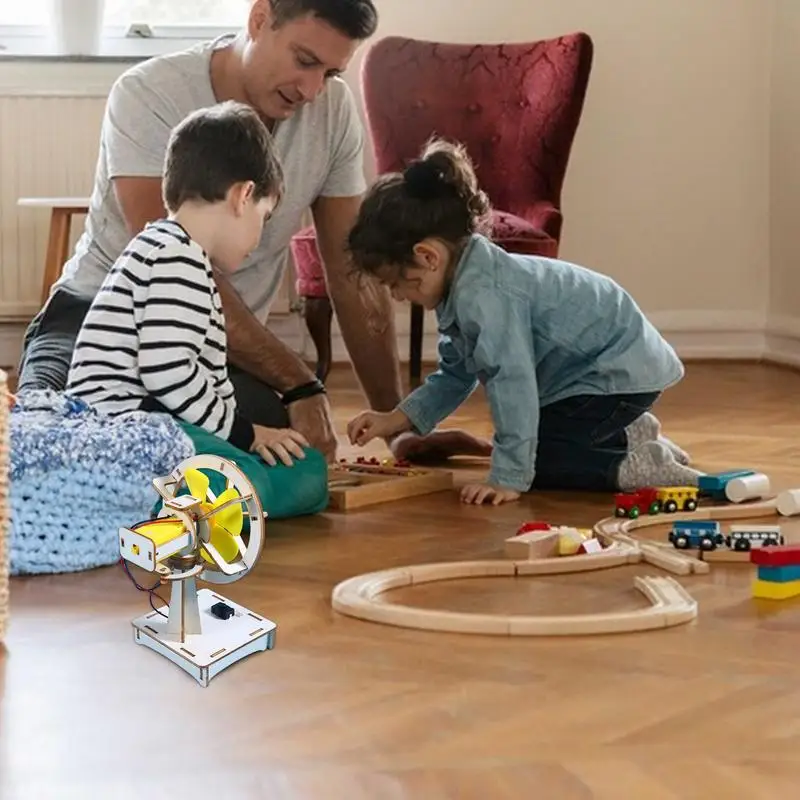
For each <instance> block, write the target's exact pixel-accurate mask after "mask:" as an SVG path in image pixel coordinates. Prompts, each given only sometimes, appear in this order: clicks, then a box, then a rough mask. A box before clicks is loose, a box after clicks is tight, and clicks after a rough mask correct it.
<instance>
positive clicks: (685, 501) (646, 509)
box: [614, 486, 698, 519]
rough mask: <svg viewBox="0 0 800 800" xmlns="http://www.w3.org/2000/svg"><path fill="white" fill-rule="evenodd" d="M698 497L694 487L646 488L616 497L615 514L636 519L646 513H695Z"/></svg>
mask: <svg viewBox="0 0 800 800" xmlns="http://www.w3.org/2000/svg"><path fill="white" fill-rule="evenodd" d="M697 495H698V490H697V489H696V488H695V487H694V486H646V487H644V488H642V489H638V490H637V491H635V492H619V493H618V494H616V495H614V503H615V513H616V516H618V517H629V518H630V519H636V518H637V517H639V516H641V515H642V514H644V513H647V514H658V513H660V512H662V511H663V512H665V513H667V514H671V513H674V512H675V511H679V510H680V511H694V510H695V509H696V508H697Z"/></svg>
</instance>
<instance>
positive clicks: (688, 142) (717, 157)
mask: <svg viewBox="0 0 800 800" xmlns="http://www.w3.org/2000/svg"><path fill="white" fill-rule="evenodd" d="M788 2H791V0H788ZM787 4H788V3H787ZM765 6H766V4H764V3H760V2H753V1H752V0H702V2H698V1H697V0H669V2H663V0H606V1H605V2H602V3H599V2H597V1H596V0H559V2H557V3H530V2H526V0H493V1H492V2H491V3H475V4H474V5H469V4H458V11H457V13H454V11H453V9H454V4H453V3H452V2H450V0H384V2H383V3H381V26H380V29H379V32H378V35H379V36H381V35H386V34H401V35H408V36H414V37H420V38H427V39H434V40H444V41H461V42H465V41H484V42H499V41H528V40H535V39H540V38H546V37H551V36H557V35H559V34H562V33H566V32H570V31H575V30H583V31H586V32H587V33H589V34H590V35H591V36H592V38H593V40H594V43H595V59H594V66H593V70H592V75H591V78H590V83H589V90H588V95H587V99H586V104H585V108H584V113H583V117H582V121H581V125H580V127H579V130H578V135H577V137H576V140H575V145H574V148H573V154H572V158H571V162H570V165H569V169H568V172H567V177H566V181H565V186H564V193H563V208H564V213H565V225H564V234H563V244H562V249H561V256H562V257H563V258H567V259H572V260H575V261H577V262H579V263H582V264H585V265H586V266H590V267H592V268H595V269H598V270H600V271H602V272H605V273H607V274H609V275H611V276H613V277H614V278H615V279H617V280H619V281H620V282H621V283H623V284H624V285H625V286H626V287H627V288H628V289H629V290H630V291H631V292H633V294H634V295H635V296H636V298H637V299H638V300H639V302H640V303H641V305H642V306H643V307H644V308H645V310H646V311H648V312H651V313H652V314H653V316H654V320H655V321H656V322H657V324H659V325H660V326H661V328H662V330H664V331H665V333H667V334H668V335H670V337H671V338H672V339H673V341H676V343H678V344H679V345H681V346H682V349H683V351H684V353H686V354H687V355H691V354H699V355H707V354H714V353H717V354H720V355H733V354H738V355H757V353H758V351H760V349H761V348H762V346H763V341H762V340H763V326H764V324H765V319H766V314H767V305H768V300H769V177H770V163H769V122H770V116H769V109H770V95H769V80H770V69H769V66H770V61H769V57H770V36H771V15H770V14H768V13H765V10H764V9H765ZM359 65H360V61H358V62H357V63H355V64H354V65H353V68H352V69H351V71H350V75H349V76H348V77H349V80H350V82H351V85H352V86H353V88H354V89H356V91H357V90H358V78H357V70H358V68H359ZM370 166H371V162H370ZM406 316H407V315H406V313H405V312H403V313H402V316H401V317H400V318H399V327H400V328H401V329H405V328H406V327H407V319H406ZM432 319H433V318H432V317H431V316H430V315H429V317H428V320H429V321H428V322H426V327H427V330H431V329H432V327H433V325H432V324H431V323H432ZM731 331H734V332H735V331H738V332H739V333H738V336H737V335H736V334H735V333H733V334H732V333H731ZM432 344H433V342H432V340H430V338H429V340H428V342H427V343H426V352H427V353H428V354H429V355H433V349H432ZM734 350H736V353H734V352H733V351H734ZM340 352H341V351H340Z"/></svg>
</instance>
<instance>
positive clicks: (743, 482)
mask: <svg viewBox="0 0 800 800" xmlns="http://www.w3.org/2000/svg"><path fill="white" fill-rule="evenodd" d="M768 494H769V478H768V477H767V476H766V475H764V474H763V473H762V472H756V473H754V474H753V475H745V476H744V477H742V478H732V479H731V480H729V481H728V483H727V484H726V485H725V496H726V497H727V498H728V500H730V501H731V502H732V503H743V502H744V501H745V500H755V499H757V498H759V497H766V496H767V495H768Z"/></svg>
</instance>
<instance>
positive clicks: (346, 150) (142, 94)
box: [58, 37, 365, 323]
mask: <svg viewBox="0 0 800 800" xmlns="http://www.w3.org/2000/svg"><path fill="white" fill-rule="evenodd" d="M226 39H227V37H223V38H221V39H217V40H215V41H213V42H204V43H202V44H198V45H195V46H194V47H191V48H189V49H188V50H184V51H181V52H178V53H173V54H170V55H166V56H158V57H156V58H153V59H150V60H148V61H145V62H142V63H141V64H137V65H136V66H134V67H132V68H131V69H129V70H128V71H126V72H125V73H124V74H123V75H121V76H120V77H119V79H118V80H117V81H116V82H115V84H114V86H113V87H112V89H111V92H110V94H109V97H108V103H107V106H106V112H105V116H104V119H103V125H102V130H101V134H100V154H99V158H98V162H97V169H96V175H95V184H94V189H93V192H92V197H91V202H90V208H89V214H88V217H87V220H86V229H85V231H84V233H83V235H82V236H81V238H80V240H79V241H78V244H77V246H76V248H75V253H74V254H73V256H72V257H71V258H70V259H69V260H68V261H67V263H66V265H65V266H64V270H63V273H62V276H61V278H60V279H59V281H58V285H63V286H66V287H69V288H70V289H72V290H73V291H75V292H77V293H78V294H81V295H84V296H87V297H94V296H95V294H96V293H97V291H98V289H99V288H100V285H101V284H102V282H103V279H104V278H105V276H106V274H107V273H108V271H109V269H110V268H111V266H112V265H113V263H114V261H115V260H116V259H117V258H118V257H119V255H120V254H121V253H122V251H123V250H124V249H125V247H126V245H127V244H128V242H129V241H130V239H131V235H130V234H129V232H128V230H127V228H126V226H125V221H124V218H123V216H122V212H121V210H120V207H119V204H118V203H117V199H116V195H115V193H114V187H113V185H112V179H113V178H116V177H123V176H127V177H161V176H162V175H163V170H164V158H165V155H166V151H167V143H168V140H169V137H170V133H171V131H172V129H173V128H174V126H175V125H177V124H178V123H179V122H180V121H181V120H183V119H184V118H185V117H186V116H187V115H188V114H189V113H191V112H192V111H194V110H196V109H198V108H204V107H208V106H212V105H215V104H216V103H217V100H216V98H215V97H214V92H213V90H212V86H211V76H210V64H211V54H212V52H213V50H214V48H215V47H217V46H219V45H220V44H224V43H225V40H226ZM273 143H274V146H275V150H276V152H277V155H278V158H279V160H280V163H281V166H282V168H283V171H284V176H285V181H286V190H285V193H284V195H283V198H282V200H281V203H280V204H279V206H278V208H277V209H276V211H275V213H274V214H273V215H272V217H271V218H270V219H269V220H268V222H267V223H266V225H265V226H264V232H263V234H262V237H261V242H260V244H259V246H258V248H257V249H256V250H255V251H254V252H253V253H251V255H250V256H249V257H248V258H247V259H246V261H245V262H244V263H243V264H242V266H241V267H240V268H239V269H238V270H237V271H236V272H234V273H233V274H232V275H231V281H232V283H233V285H234V287H235V288H236V289H237V291H238V292H239V294H240V295H241V297H242V299H243V300H244V301H245V302H246V303H247V305H248V306H249V308H250V309H251V310H252V311H253V313H254V314H255V315H256V317H257V318H258V319H259V320H260V321H261V322H262V323H264V322H266V319H267V316H268V314H269V308H270V305H271V303H272V301H273V299H274V297H275V294H276V293H277V291H278V288H279V287H280V284H281V281H282V280H283V275H284V270H285V268H286V264H287V262H288V255H289V243H290V241H291V237H292V236H293V234H295V233H296V232H297V230H298V229H299V228H300V226H301V223H302V215H303V213H304V212H305V211H306V210H307V209H308V208H309V206H310V205H311V203H313V202H314V200H316V199H317V198H318V197H350V196H354V195H359V194H361V193H362V192H363V191H364V189H365V180H364V171H363V151H364V133H363V127H362V124H361V119H360V117H359V115H358V109H357V107H356V104H355V100H354V98H353V95H352V93H351V91H350V89H349V87H348V86H347V84H346V83H345V82H344V81H343V80H342V79H341V78H333V79H331V80H329V81H328V83H327V84H326V86H325V89H324V91H323V92H322V93H321V94H320V95H319V96H318V97H317V98H316V99H315V100H314V101H312V102H311V103H308V104H307V105H305V106H303V107H301V108H300V109H299V110H298V111H296V112H295V113H294V115H293V116H292V117H290V118H289V119H287V120H282V121H280V122H279V123H278V124H277V125H276V127H275V129H274V131H273Z"/></svg>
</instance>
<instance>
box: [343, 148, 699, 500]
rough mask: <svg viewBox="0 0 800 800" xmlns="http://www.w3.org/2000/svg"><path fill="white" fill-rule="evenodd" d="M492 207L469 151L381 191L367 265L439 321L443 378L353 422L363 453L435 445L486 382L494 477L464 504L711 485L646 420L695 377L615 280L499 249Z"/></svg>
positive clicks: (368, 237) (365, 270)
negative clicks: (536, 494) (552, 492)
mask: <svg viewBox="0 0 800 800" xmlns="http://www.w3.org/2000/svg"><path fill="white" fill-rule="evenodd" d="M489 210H490V209H489V202H488V199H487V197H486V195H485V194H484V193H483V192H482V191H481V190H480V189H479V187H478V183H477V179H476V176H475V172H474V170H473V167H472V164H471V162H470V160H469V157H468V156H467V153H466V151H465V150H464V148H463V147H461V146H458V145H455V144H452V143H449V142H446V141H443V140H440V139H433V140H431V141H430V142H429V143H428V145H427V147H426V148H425V150H424V152H423V154H422V156H421V158H419V159H418V160H416V161H415V162H413V163H412V164H410V165H409V166H408V168H407V169H406V170H405V171H404V172H403V173H402V174H399V173H395V174H389V175H384V176H381V177H380V178H379V179H378V180H377V181H376V183H375V184H374V185H373V186H372V188H371V189H370V191H369V192H368V194H367V197H366V198H365V200H364V203H363V205H362V207H361V210H360V213H359V217H358V220H357V222H356V224H355V226H354V227H353V229H352V231H351V233H350V235H349V242H348V244H349V250H350V255H351V257H352V261H353V265H354V268H355V270H356V272H357V273H361V274H366V275H370V276H374V277H376V278H377V279H378V280H379V281H380V282H381V283H383V284H386V285H388V286H389V287H390V288H391V292H392V296H393V297H394V298H395V299H396V300H406V301H410V302H414V303H418V304H420V305H422V306H424V307H425V308H426V309H435V310H436V317H437V321H438V328H439V335H440V339H439V366H438V369H437V370H436V372H434V373H433V374H431V375H430V376H428V378H427V379H426V380H425V382H424V383H423V384H422V385H421V386H420V387H419V388H418V389H416V390H415V391H414V392H412V393H411V394H410V395H409V396H408V397H406V398H405V400H403V401H402V402H401V403H400V404H399V405H398V407H397V408H396V409H395V410H394V411H391V412H388V413H378V412H374V411H366V412H363V413H361V414H359V415H358V416H357V417H355V418H354V419H353V420H351V422H350V423H349V425H348V436H349V438H350V441H351V443H353V444H358V445H365V444H366V443H367V442H369V441H370V440H371V439H374V438H375V437H386V436H391V435H393V434H397V433H401V432H404V431H409V430H410V431H414V432H416V433H419V434H422V435H424V434H427V433H429V432H430V431H431V430H432V429H433V428H435V427H436V425H437V424H438V423H439V422H441V421H442V420H443V419H445V418H446V417H447V416H448V415H449V414H451V413H453V411H455V410H456V409H457V408H458V406H459V405H460V404H461V403H463V402H464V400H466V399H467V397H468V396H469V395H470V394H471V393H472V392H473V391H474V390H475V388H476V387H477V385H478V383H480V384H482V385H483V387H484V389H485V391H486V396H487V398H488V401H489V406H490V409H491V415H492V421H493V424H494V428H495V434H494V440H493V449H492V457H491V468H490V471H489V475H488V478H487V480H486V482H485V483H481V484H469V485H467V486H465V487H464V488H463V490H462V493H461V497H462V500H464V501H465V502H468V503H483V502H485V501H490V502H492V503H494V504H499V503H503V502H507V501H511V500H516V499H517V498H519V496H520V493H521V492H524V491H527V490H529V489H531V488H539V489H580V490H586V491H609V490H611V491H616V490H630V489H634V488H638V487H641V486H652V485H672V486H674V485H696V483H697V476H698V475H699V474H700V473H698V472H697V471H695V470H693V469H691V468H689V467H688V465H687V462H688V457H687V456H686V454H685V453H683V452H682V451H681V450H679V448H677V447H676V446H675V445H673V444H672V443H671V442H669V441H668V440H664V439H663V438H661V437H659V436H658V420H657V419H656V418H655V417H653V415H652V414H650V413H649V410H650V408H651V407H652V406H653V404H654V403H655V402H656V400H657V399H658V397H659V395H660V394H661V392H663V391H664V390H665V389H666V388H668V387H669V386H672V385H674V384H675V383H677V382H678V381H679V380H680V379H681V378H682V377H683V365H682V364H681V362H680V360H679V359H678V357H677V355H676V354H675V351H674V350H673V349H672V347H671V346H670V345H669V344H668V343H667V342H666V341H665V340H664V339H663V338H662V337H661V335H660V334H659V332H658V331H657V330H656V329H655V328H654V327H653V325H652V324H651V323H650V322H649V321H648V320H647V319H646V318H645V316H644V314H643V313H642V311H641V310H640V309H639V307H638V306H637V304H636V303H635V301H634V300H633V299H632V298H631V297H630V295H629V294H628V293H627V292H626V291H625V290H624V289H622V288H621V287H620V286H619V285H618V284H617V283H615V282H614V281H613V280H611V279H610V278H608V277H606V276H604V275H600V274H599V273H596V272H593V271H591V270H589V269H586V268H584V267H580V266H577V265H574V264H569V263H566V262H564V261H560V260H556V259H547V258H540V257H536V256H527V255H516V254H512V253H507V252H506V251H505V250H503V249H502V248H500V247H498V246H497V245H495V244H493V243H492V242H491V241H490V240H489V239H488V238H487V236H486V234H487V232H488V222H489ZM637 440H638V441H637ZM637 445H638V446H637Z"/></svg>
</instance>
